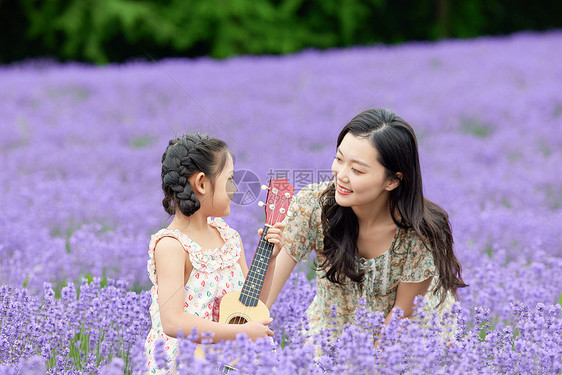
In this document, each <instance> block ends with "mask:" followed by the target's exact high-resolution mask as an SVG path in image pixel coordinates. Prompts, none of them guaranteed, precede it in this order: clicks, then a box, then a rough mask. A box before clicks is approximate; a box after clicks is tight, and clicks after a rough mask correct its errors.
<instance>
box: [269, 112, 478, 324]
mask: <svg viewBox="0 0 562 375" xmlns="http://www.w3.org/2000/svg"><path fill="white" fill-rule="evenodd" d="M336 151H337V153H336V156H335V158H334V161H333V164H332V172H333V175H334V179H333V180H332V181H329V182H325V183H320V184H312V185H309V186H307V187H305V188H303V189H302V190H301V191H300V192H299V193H298V194H297V195H296V196H295V197H294V199H293V203H292V205H291V208H290V211H292V213H293V215H292V216H291V217H289V218H287V219H286V221H285V224H286V226H285V231H284V232H285V234H284V238H285V246H284V247H283V249H282V250H281V251H280V252H279V253H278V255H277V254H275V255H276V256H275V257H274V258H273V259H272V261H271V263H270V268H272V269H273V282H272V285H271V289H270V290H269V293H268V294H267V300H266V305H268V306H269V307H271V305H272V304H273V302H274V301H275V299H276V297H277V295H278V294H279V292H280V291H281V289H282V287H283V285H284V283H285V282H286V280H287V278H288V277H289V275H290V273H291V271H292V270H293V268H294V267H295V265H296V263H297V262H303V261H307V260H308V258H309V255H310V252H311V251H315V252H316V255H317V260H316V265H317V267H316V268H317V270H316V278H317V287H316V296H315V298H314V300H313V302H312V303H311V305H310V306H309V308H308V310H307V314H308V317H309V318H310V328H311V332H312V333H316V332H318V331H319V330H320V329H322V328H328V327H329V328H333V327H334V326H333V325H332V321H333V320H334V318H333V315H332V314H331V312H332V306H335V308H336V310H335V313H336V314H335V321H336V328H337V329H338V330H339V331H340V332H341V330H342V329H343V326H344V325H345V324H346V323H348V322H352V321H353V317H354V311H355V309H356V308H357V307H358V306H359V299H360V298H365V299H366V301H367V304H366V306H365V307H366V308H367V309H369V310H371V311H382V312H383V313H384V314H385V316H386V320H385V323H386V324H388V322H389V321H390V318H391V315H392V309H393V308H394V307H399V308H400V309H402V310H403V311H404V317H410V316H412V313H413V310H414V306H413V305H414V298H415V297H416V296H418V295H420V296H424V295H426V293H427V295H426V298H425V302H426V303H425V307H426V309H429V310H434V309H439V310H444V309H447V308H449V307H450V306H451V305H452V303H453V302H454V298H453V297H456V296H457V289H458V288H461V287H465V286H467V285H466V284H465V283H464V282H463V280H462V277H461V266H460V264H459V262H458V260H457V258H456V256H455V254H454V252H453V237H452V234H451V227H450V224H449V219H448V215H447V213H446V212H445V211H444V210H443V209H442V208H441V207H439V206H438V205H436V204H435V203H433V202H431V201H429V200H427V199H425V198H424V196H423V189H422V179H421V171H420V165H419V157H418V149H417V141H416V137H415V134H414V131H413V129H412V128H411V127H410V126H409V125H408V124H407V123H406V122H405V121H404V120H403V119H401V118H400V117H398V116H396V115H395V114H394V113H392V112H390V111H388V110H385V109H371V110H367V111H365V112H363V113H361V114H359V115H357V116H356V117H355V118H354V119H353V120H351V121H350V122H349V124H347V125H346V126H345V127H344V128H343V130H342V131H341V133H340V134H339V136H338V140H337V150H336Z"/></svg>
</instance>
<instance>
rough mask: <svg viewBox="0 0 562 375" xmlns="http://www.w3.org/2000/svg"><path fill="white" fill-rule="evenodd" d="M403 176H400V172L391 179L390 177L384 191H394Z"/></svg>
mask: <svg viewBox="0 0 562 375" xmlns="http://www.w3.org/2000/svg"><path fill="white" fill-rule="evenodd" d="M403 176H404V175H403V174H402V172H396V174H395V175H394V176H392V177H390V178H389V179H388V180H387V182H386V190H387V191H392V190H394V189H396V188H397V187H398V186H399V185H400V182H402V177H403Z"/></svg>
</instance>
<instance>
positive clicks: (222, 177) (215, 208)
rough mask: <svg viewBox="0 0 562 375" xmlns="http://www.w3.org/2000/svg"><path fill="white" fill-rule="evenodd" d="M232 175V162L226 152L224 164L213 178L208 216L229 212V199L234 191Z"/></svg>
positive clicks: (220, 215)
mask: <svg viewBox="0 0 562 375" xmlns="http://www.w3.org/2000/svg"><path fill="white" fill-rule="evenodd" d="M233 176H234V162H233V161H232V157H231V156H230V154H228V155H227V161H226V164H225V166H224V168H223V170H222V171H221V172H220V173H219V175H218V176H217V178H216V180H215V190H214V192H213V199H212V205H211V210H212V214H211V215H209V216H214V217H225V216H228V215H229V214H230V205H231V202H230V201H231V199H232V197H233V195H234V193H235V192H236V186H235V185H234V181H233Z"/></svg>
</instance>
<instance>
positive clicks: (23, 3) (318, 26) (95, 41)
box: [0, 0, 562, 64]
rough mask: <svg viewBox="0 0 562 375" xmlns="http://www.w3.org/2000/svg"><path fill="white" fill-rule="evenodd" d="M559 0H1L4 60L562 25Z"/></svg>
mask: <svg viewBox="0 0 562 375" xmlns="http://www.w3.org/2000/svg"><path fill="white" fill-rule="evenodd" d="M561 14H562V1H560V0H542V1H541V0H537V1H529V0H511V1H509V0H409V1H408V0H0V31H1V32H0V63H7V62H12V61H18V60H23V59H26V58H33V57H45V56H47V57H51V58H55V59H57V60H62V61H64V60H77V61H89V62H94V63H97V64H104V63H108V62H113V61H115V62H119V61H125V60H129V59H133V58H139V57H140V58H143V59H147V58H161V57H172V56H190V57H194V56H212V57H214V58H226V57H229V56H234V55H245V54H252V55H254V54H286V53H291V52H296V51H299V50H302V49H305V48H318V49H324V48H329V47H345V46H350V45H367V44H373V43H400V42H404V41H408V40H437V39H443V38H472V37H476V36H479V35H501V34H508V33H512V32H515V31H520V30H548V29H555V28H561V27H562V17H560V15H561Z"/></svg>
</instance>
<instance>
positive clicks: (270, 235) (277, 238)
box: [258, 222, 285, 259]
mask: <svg viewBox="0 0 562 375" xmlns="http://www.w3.org/2000/svg"><path fill="white" fill-rule="evenodd" d="M284 229H285V224H284V223H282V222H279V223H276V224H275V225H273V227H271V228H269V229H268V231H267V234H266V235H265V239H266V240H267V241H268V242H269V243H272V244H273V245H274V246H273V253H272V254H271V259H273V258H275V257H276V256H277V254H279V252H280V251H281V249H282V248H283V245H284V244H285V240H284V237H283V230H284ZM262 233H263V229H261V228H260V229H258V235H259V236H260V237H261V234H262Z"/></svg>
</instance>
